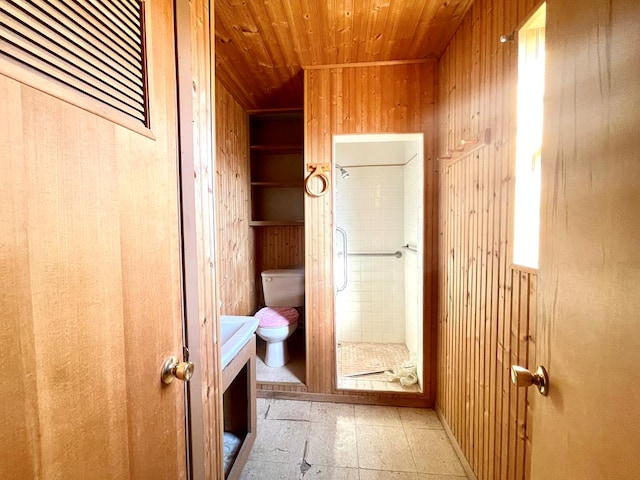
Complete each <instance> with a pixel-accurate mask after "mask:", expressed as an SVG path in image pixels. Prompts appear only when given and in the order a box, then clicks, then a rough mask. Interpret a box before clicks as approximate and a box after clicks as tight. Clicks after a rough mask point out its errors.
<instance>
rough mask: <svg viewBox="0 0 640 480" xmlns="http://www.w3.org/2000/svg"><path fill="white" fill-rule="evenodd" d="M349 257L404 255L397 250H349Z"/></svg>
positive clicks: (398, 256) (397, 256)
mask: <svg viewBox="0 0 640 480" xmlns="http://www.w3.org/2000/svg"><path fill="white" fill-rule="evenodd" d="M347 256H348V257H396V258H400V257H402V252H401V251H400V250H397V251H395V252H393V253H383V252H347Z"/></svg>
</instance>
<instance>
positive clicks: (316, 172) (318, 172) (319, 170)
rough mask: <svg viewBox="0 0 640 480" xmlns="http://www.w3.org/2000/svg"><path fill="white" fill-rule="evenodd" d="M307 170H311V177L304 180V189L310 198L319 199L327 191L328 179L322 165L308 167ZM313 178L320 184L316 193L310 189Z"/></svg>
mask: <svg viewBox="0 0 640 480" xmlns="http://www.w3.org/2000/svg"><path fill="white" fill-rule="evenodd" d="M309 168H313V171H312V172H311V175H309V176H308V177H307V178H306V179H305V181H304V189H305V191H306V192H307V195H309V196H310V197H321V196H322V195H325V194H326V193H327V192H328V191H329V177H327V174H326V172H325V171H324V169H323V167H322V165H309ZM314 178H317V179H318V180H320V181H321V182H322V186H321V187H320V190H319V191H317V192H314V191H313V189H312V188H311V182H312V181H313V179H314Z"/></svg>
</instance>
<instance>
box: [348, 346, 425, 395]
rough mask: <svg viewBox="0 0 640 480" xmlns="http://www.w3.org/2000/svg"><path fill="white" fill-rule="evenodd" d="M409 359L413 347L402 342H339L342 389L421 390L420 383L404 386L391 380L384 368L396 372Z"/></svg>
mask: <svg viewBox="0 0 640 480" xmlns="http://www.w3.org/2000/svg"><path fill="white" fill-rule="evenodd" d="M405 360H409V350H408V349H407V346H406V345H405V344H402V343H370V342H338V348H337V364H336V367H337V371H338V388H345V389H351V390H376V391H382V392H420V391H421V389H420V385H418V384H414V385H408V386H406V387H403V386H402V385H400V383H399V382H397V381H395V382H393V381H387V375H386V374H385V373H384V371H392V370H393V369H394V368H396V367H398V366H400V365H401V364H402V362H404V361H405ZM381 370H383V371H382V372H381Z"/></svg>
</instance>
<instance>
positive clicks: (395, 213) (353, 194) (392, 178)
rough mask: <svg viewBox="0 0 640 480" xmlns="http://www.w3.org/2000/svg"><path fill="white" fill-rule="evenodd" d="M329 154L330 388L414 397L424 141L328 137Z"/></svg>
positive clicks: (419, 349)
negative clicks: (332, 379)
mask: <svg viewBox="0 0 640 480" xmlns="http://www.w3.org/2000/svg"><path fill="white" fill-rule="evenodd" d="M333 147H334V151H333V158H334V168H333V172H334V181H333V185H334V192H333V193H334V203H333V204H334V219H335V224H334V226H335V229H334V257H333V262H334V272H335V292H334V293H335V315H334V321H335V332H336V373H337V386H338V388H339V389H349V390H377V391H393V392H398V391H401V392H421V391H422V379H423V321H422V318H423V315H422V304H423V301H422V291H423V250H424V213H423V212H424V208H423V201H424V173H423V171H424V156H423V155H424V153H423V152H424V146H423V135H422V134H355V135H336V136H334V143H333Z"/></svg>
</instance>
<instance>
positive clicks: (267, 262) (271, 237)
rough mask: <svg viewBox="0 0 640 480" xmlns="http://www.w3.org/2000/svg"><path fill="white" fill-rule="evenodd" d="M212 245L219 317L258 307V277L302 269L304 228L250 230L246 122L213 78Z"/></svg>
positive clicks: (249, 310) (232, 101)
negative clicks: (265, 272) (273, 271)
mask: <svg viewBox="0 0 640 480" xmlns="http://www.w3.org/2000/svg"><path fill="white" fill-rule="evenodd" d="M216 142H217V143H216V147H217V157H216V216H217V217H216V243H217V252H218V257H217V259H218V260H217V266H218V269H217V282H218V289H219V293H220V302H221V307H220V313H221V314H223V315H252V314H253V313H255V311H256V310H257V309H258V307H260V306H261V305H262V304H263V298H262V283H261V277H260V273H261V272H262V271H263V270H268V269H271V268H292V267H301V266H303V265H304V227H303V226H299V225H295V226H268V227H250V226H249V220H250V218H251V203H250V202H251V192H250V172H249V168H250V167H249V165H250V162H249V120H248V115H247V113H246V112H245V111H244V110H243V109H242V107H241V106H240V104H239V103H238V102H237V101H236V100H235V99H234V98H233V97H232V96H231V94H230V93H229V91H228V90H227V89H226V88H225V87H224V86H223V85H222V84H221V83H220V82H219V81H218V80H216Z"/></svg>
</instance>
